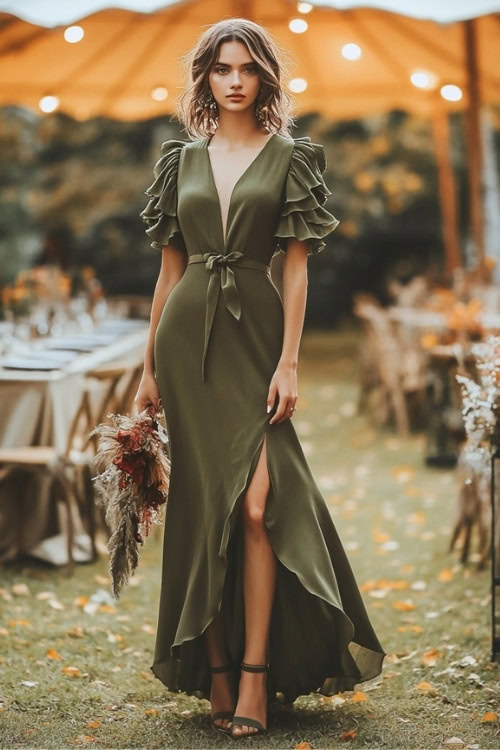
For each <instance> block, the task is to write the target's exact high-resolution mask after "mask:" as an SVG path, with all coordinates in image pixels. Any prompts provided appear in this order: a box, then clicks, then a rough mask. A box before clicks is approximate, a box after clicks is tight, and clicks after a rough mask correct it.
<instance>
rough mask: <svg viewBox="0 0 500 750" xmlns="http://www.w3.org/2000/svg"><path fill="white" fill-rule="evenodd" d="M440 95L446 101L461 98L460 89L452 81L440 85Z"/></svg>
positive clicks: (455, 100)
mask: <svg viewBox="0 0 500 750" xmlns="http://www.w3.org/2000/svg"><path fill="white" fill-rule="evenodd" d="M440 91H441V96H442V97H443V99H446V101H448V102H459V101H460V99H461V98H462V89H461V88H460V87H459V86H455V85H454V84H452V83H447V84H445V85H444V86H441V89H440Z"/></svg>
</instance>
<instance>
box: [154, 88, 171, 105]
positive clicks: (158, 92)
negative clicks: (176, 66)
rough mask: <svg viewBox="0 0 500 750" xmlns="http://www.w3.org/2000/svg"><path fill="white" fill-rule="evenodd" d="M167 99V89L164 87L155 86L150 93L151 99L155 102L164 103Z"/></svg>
mask: <svg viewBox="0 0 500 750" xmlns="http://www.w3.org/2000/svg"><path fill="white" fill-rule="evenodd" d="M167 97H168V89H166V88H165V86H155V88H154V89H153V90H152V92H151V98H152V99H154V100H155V101H156V102H164V101H165V99H166V98H167Z"/></svg>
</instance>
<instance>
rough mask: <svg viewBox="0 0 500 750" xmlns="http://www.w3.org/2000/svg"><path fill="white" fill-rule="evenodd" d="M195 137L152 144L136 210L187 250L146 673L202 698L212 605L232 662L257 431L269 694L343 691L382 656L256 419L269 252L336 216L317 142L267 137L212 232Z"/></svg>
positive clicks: (289, 446)
mask: <svg viewBox="0 0 500 750" xmlns="http://www.w3.org/2000/svg"><path fill="white" fill-rule="evenodd" d="M208 144H209V139H203V140H196V141H181V140H169V141H166V142H164V143H163V144H162V146H161V158H160V159H159V161H158V162H157V163H156V164H155V167H154V177H155V179H154V182H153V184H152V185H151V186H150V187H149V188H148V189H147V190H146V191H145V192H146V195H148V196H149V201H148V204H147V206H146V208H145V209H144V211H142V213H141V217H142V219H143V220H144V221H145V222H146V224H147V225H148V228H147V229H146V233H147V234H148V235H149V237H150V239H151V240H152V247H153V248H155V249H161V248H162V246H163V245H167V244H171V245H174V246H175V247H177V248H178V249H179V251H180V252H182V253H185V254H186V255H187V256H188V264H187V266H186V270H185V273H184V275H183V276H182V278H181V280H180V281H179V282H178V283H177V284H176V286H175V287H174V288H173V290H172V291H171V293H170V294H169V296H168V298H167V301H166V303H165V306H164V308H163V312H162V315H161V319H160V322H159V325H158V328H157V332H156V340H155V367H156V374H157V379H158V385H159V391H160V395H161V399H162V403H163V407H164V409H165V417H166V423H167V429H168V432H169V437H170V459H171V476H170V489H169V498H168V503H167V512H166V517H165V531H164V546H163V561H162V581H161V594H160V603H159V617H158V627H157V635H156V644H155V654H154V663H153V665H152V666H151V670H152V671H153V674H154V675H155V676H156V677H158V678H159V679H160V680H161V681H162V682H163V683H164V684H165V685H166V686H167V688H168V689H169V690H171V691H177V690H181V691H184V692H186V693H188V694H189V695H197V696H198V697H203V698H208V697H209V691H210V673H209V671H208V661H207V654H206V646H205V636H204V635H202V634H203V632H204V631H205V629H206V628H207V626H208V625H209V624H210V622H211V621H212V620H213V618H214V617H215V616H216V615H217V614H218V612H219V611H222V613H223V620H224V625H225V629H226V634H227V644H228V655H229V657H230V658H231V660H232V661H233V662H234V663H236V664H238V662H239V661H241V660H242V658H243V652H244V636H245V626H244V599H243V578H242V574H243V570H242V549H243V547H242V545H243V525H242V519H241V514H240V510H241V507H242V501H243V499H244V495H245V491H246V488H247V486H248V484H249V482H250V479H251V476H252V474H253V471H254V469H255V467H256V464H257V460H258V457H259V454H260V449H261V447H262V443H263V440H264V436H267V468H268V472H269V477H270V485H271V486H270V490H269V493H268V496H267V501H266V510H265V517H264V520H265V524H266V526H267V529H268V532H269V538H270V541H271V545H272V547H273V549H274V552H275V553H276V556H277V578H276V590H275V597H274V600H273V607H272V614H271V624H270V632H269V644H268V645H269V653H268V656H269V664H270V667H269V673H268V691H269V692H268V694H269V696H270V698H271V699H273V698H274V697H276V696H275V694H276V693H282V694H283V699H284V701H285V702H287V703H289V702H293V701H294V700H295V698H297V697H298V696H299V695H306V694H308V693H310V692H313V691H318V692H321V693H322V694H324V695H332V694H334V693H337V692H340V691H343V690H353V689H354V686H355V685H356V684H357V683H360V682H364V681H366V680H370V679H372V678H373V677H376V676H377V675H378V674H380V672H381V670H382V662H383V659H384V656H385V652H384V650H383V649H382V646H381V645H380V643H379V640H378V638H377V636H376V634H375V632H374V630H373V627H372V625H371V623H370V621H369V618H368V615H367V612H366V609H365V606H364V604H363V601H362V598H361V594H360V591H359V589H358V586H357V584H356V580H355V578H354V575H353V573H352V570H351V567H350V564H349V562H348V559H347V557H346V554H345V552H344V549H343V547H342V543H341V541H340V539H339V536H338V534H337V531H336V529H335V526H334V523H333V521H332V518H331V516H330V512H329V510H328V507H327V505H326V502H325V500H324V498H323V497H322V495H321V493H320V491H319V489H318V487H317V485H316V483H315V481H314V478H313V476H312V474H311V470H310V468H309V466H308V463H307V461H306V458H305V456H304V453H303V451H302V447H301V444H300V442H299V439H298V437H297V434H296V432H295V429H294V424H293V420H292V419H286V420H285V421H284V422H282V423H280V424H273V425H270V424H269V420H270V418H271V416H272V415H273V414H274V413H275V411H276V408H277V405H278V401H276V404H275V405H274V407H273V409H272V411H271V412H270V413H269V414H268V413H267V412H266V400H267V394H268V389H269V384H270V381H271V378H272V375H273V373H274V371H275V369H276V366H277V364H278V360H279V358H280V354H281V349H282V343H283V324H284V313H283V303H282V299H281V297H280V294H279V292H278V290H277V289H276V287H275V286H274V284H273V282H272V280H271V276H270V272H269V268H270V267H269V264H270V261H271V259H272V257H273V255H274V254H276V253H277V252H279V251H282V252H286V246H287V239H288V238H297V239H299V240H305V241H306V242H307V246H308V253H309V254H311V255H312V254H315V253H317V252H319V251H321V250H322V249H323V247H324V246H325V243H324V242H323V239H324V237H325V236H326V235H327V234H328V233H329V232H331V231H332V230H333V229H335V227H336V226H337V224H338V223H339V222H338V221H337V219H335V217H334V216H332V214H331V213H329V211H328V210H327V209H326V208H325V202H326V200H327V197H328V196H329V195H330V191H329V190H328V188H327V186H326V184H325V182H324V179H323V172H324V170H325V168H326V161H325V155H324V151H323V147H322V146H321V145H320V144H317V143H313V142H311V139H310V138H309V137H302V138H295V139H291V138H287V137H285V136H282V135H280V134H274V135H273V136H272V137H271V138H270V139H269V140H267V141H266V143H265V145H264V146H263V148H262V149H261V150H260V152H259V153H258V155H257V156H256V158H255V159H254V160H253V161H252V163H251V164H250V166H249V167H248V168H247V169H246V171H245V172H244V173H243V175H242V176H241V177H240V178H239V180H238V181H237V183H236V185H235V187H234V189H233V192H232V195H231V200H230V206H229V211H228V218H227V232H226V238H225V241H224V238H223V236H222V218H221V210H220V203H219V197H218V193H217V189H216V186H215V181H214V176H213V172H212V169H211V164H210V159H209V152H208ZM332 460H334V457H332Z"/></svg>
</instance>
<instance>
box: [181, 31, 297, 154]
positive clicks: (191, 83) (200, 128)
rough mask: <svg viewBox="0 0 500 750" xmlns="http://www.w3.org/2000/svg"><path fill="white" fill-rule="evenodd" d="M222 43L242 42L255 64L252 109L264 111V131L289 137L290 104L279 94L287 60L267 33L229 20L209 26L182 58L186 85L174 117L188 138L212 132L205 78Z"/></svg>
mask: <svg viewBox="0 0 500 750" xmlns="http://www.w3.org/2000/svg"><path fill="white" fill-rule="evenodd" d="M223 42H242V43H243V44H245V45H246V47H247V49H248V52H249V53H250V56H251V57H252V58H253V60H254V61H255V63H256V64H257V70H258V75H259V78H260V81H261V87H260V92H259V95H258V97H257V100H256V105H255V106H256V107H262V106H265V107H266V115H267V123H266V127H267V129H268V130H270V131H271V132H273V133H281V134H282V135H285V136H289V135H290V129H291V127H292V125H293V117H292V114H291V113H292V100H291V98H290V96H289V95H288V94H287V93H286V91H284V90H283V86H282V82H281V81H282V74H283V72H284V71H286V70H287V68H288V66H289V60H288V57H287V55H286V53H285V52H284V50H283V49H281V48H280V47H279V46H278V45H277V44H276V42H275V41H274V40H273V39H272V37H271V35H270V34H269V32H268V31H267V30H266V29H264V27H263V26H260V25H259V24H257V23H254V22H253V21H249V20H248V19H247V18H230V19H227V20H223V21H218V22H217V23H214V24H212V25H211V26H209V27H208V28H207V29H206V30H205V31H204V32H203V34H201V36H200V37H199V39H198V41H197V43H196V44H195V46H194V47H193V49H192V50H190V51H189V52H188V53H187V54H186V55H185V56H184V57H183V58H182V62H183V65H184V67H185V69H186V74H187V75H186V78H187V85H186V88H185V90H184V92H183V93H182V94H181V96H180V98H179V101H178V103H177V107H176V114H177V117H178V118H179V120H180V122H181V124H182V125H183V126H184V128H185V130H186V131H187V132H188V134H189V135H190V136H191V137H192V138H193V139H196V138H205V137H207V136H210V135H213V133H214V132H215V130H216V123H215V127H214V119H213V118H212V117H211V116H210V109H209V108H208V107H207V104H206V103H207V101H208V100H209V98H210V96H211V90H210V86H209V83H208V76H209V73H210V71H211V69H212V66H213V65H214V64H215V63H216V62H217V58H218V55H219V49H220V46H221V44H223Z"/></svg>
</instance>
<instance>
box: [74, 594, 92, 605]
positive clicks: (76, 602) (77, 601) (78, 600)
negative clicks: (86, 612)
mask: <svg viewBox="0 0 500 750" xmlns="http://www.w3.org/2000/svg"><path fill="white" fill-rule="evenodd" d="M88 600H89V598H88V596H78V597H77V598H76V599H75V600H74V601H73V606H74V607H84V606H85V605H86V604H87V602H88Z"/></svg>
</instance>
